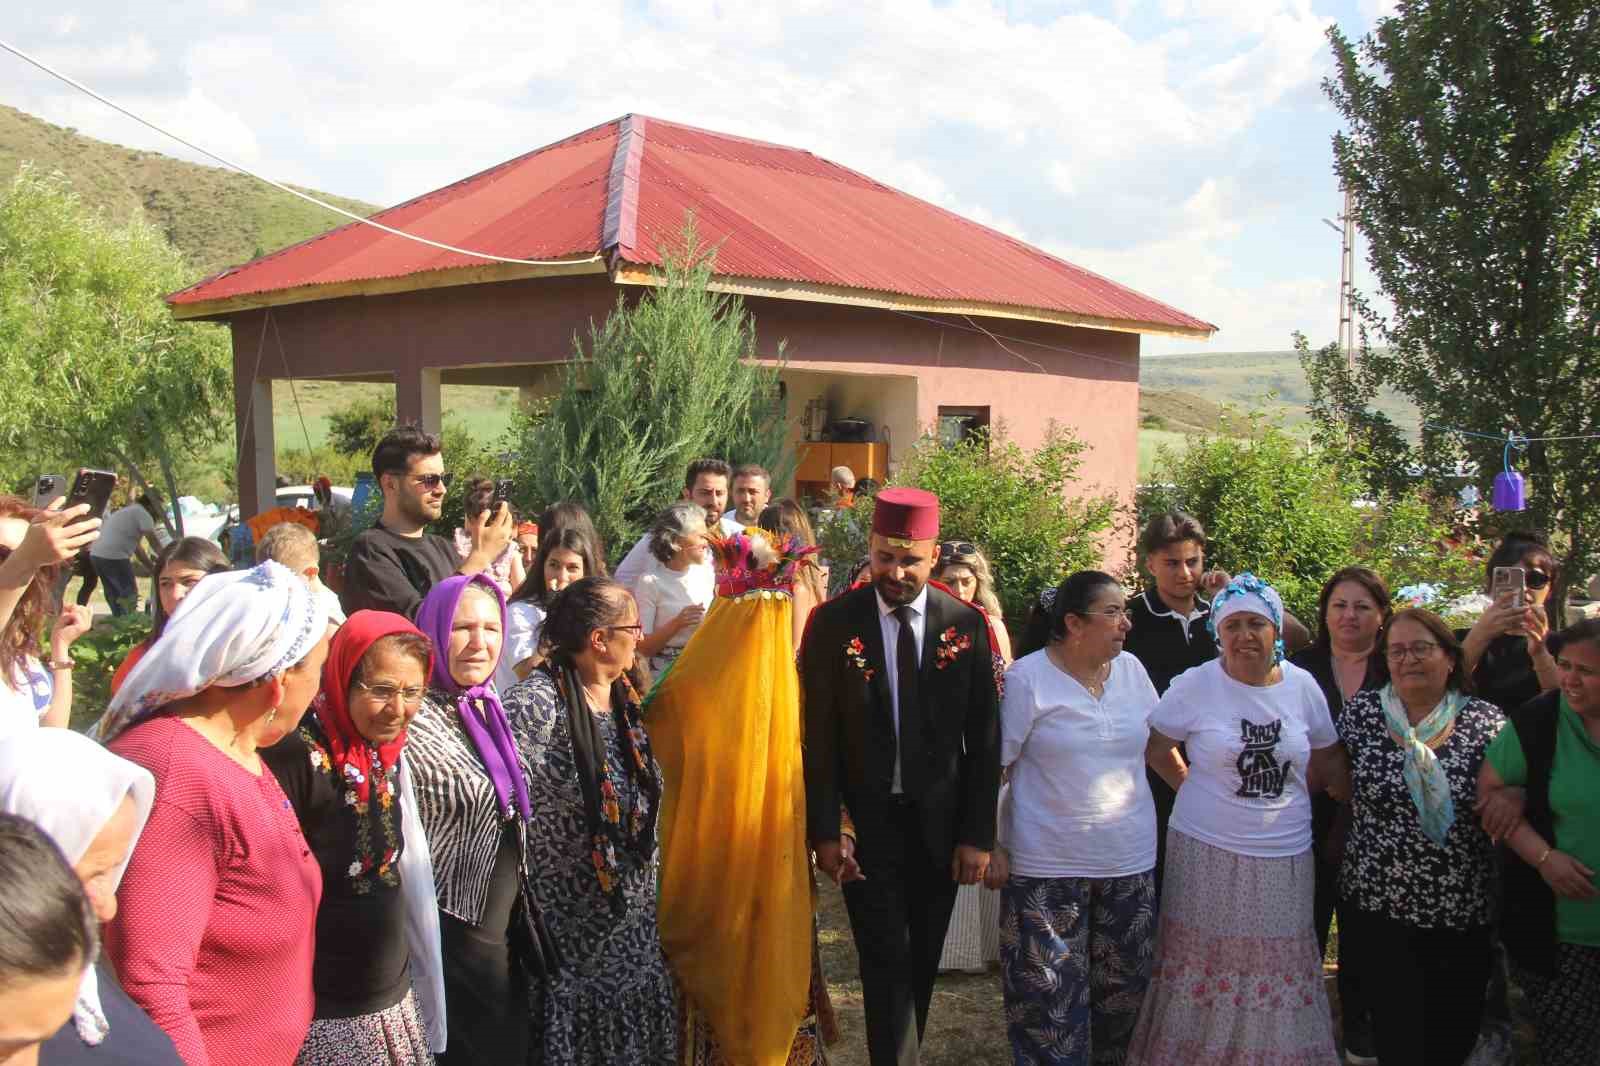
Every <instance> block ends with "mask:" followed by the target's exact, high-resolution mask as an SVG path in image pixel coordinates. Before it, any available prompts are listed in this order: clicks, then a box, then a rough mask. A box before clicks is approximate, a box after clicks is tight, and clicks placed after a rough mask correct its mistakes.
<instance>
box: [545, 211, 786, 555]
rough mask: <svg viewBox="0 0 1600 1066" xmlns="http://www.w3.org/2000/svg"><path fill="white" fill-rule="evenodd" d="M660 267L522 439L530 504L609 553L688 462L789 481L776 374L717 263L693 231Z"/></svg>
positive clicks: (585, 350)
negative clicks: (573, 504) (554, 506)
mask: <svg viewBox="0 0 1600 1066" xmlns="http://www.w3.org/2000/svg"><path fill="white" fill-rule="evenodd" d="M662 258H663V266H662V270H661V275H660V284H658V285H657V286H655V287H653V288H651V289H650V290H649V291H647V292H645V293H644V294H642V295H641V296H639V297H638V298H637V300H636V301H635V302H631V303H630V302H629V301H628V300H627V299H626V298H623V297H619V298H618V300H617V305H616V307H615V309H613V310H612V312H611V314H610V315H608V316H607V317H606V320H605V321H604V322H602V323H600V324H598V325H596V324H591V325H590V327H589V336H588V337H587V338H586V339H579V338H576V337H575V338H573V347H574V354H573V361H572V362H571V363H570V364H568V366H567V369H566V373H565V377H564V378H563V381H562V385H561V391H560V392H559V393H558V394H557V395H556V396H554V397H553V398H552V399H551V400H550V401H549V402H548V403H547V404H543V405H540V406H538V407H536V408H535V409H533V410H531V411H526V412H524V413H523V414H522V415H521V416H520V417H519V420H518V422H517V423H516V425H515V428H514V433H515V437H516V442H515V446H514V448H513V451H514V453H515V454H516V456H517V464H518V465H517V476H518V486H519V490H520V493H521V494H522V495H524V496H525V497H526V498H527V499H526V502H530V503H551V502H554V501H557V500H565V499H570V500H577V501H579V502H581V503H582V504H583V505H584V506H585V507H587V508H588V509H589V512H590V514H591V515H592V516H593V518H594V523H595V528H596V529H597V530H598V531H599V533H600V536H601V538H602V539H603V540H604V541H605V543H606V545H607V546H608V547H609V548H610V549H611V551H612V552H614V553H620V552H623V551H626V550H627V548H628V547H629V546H630V545H631V544H632V543H633V541H634V539H635V538H636V537H637V536H638V533H639V531H640V530H641V529H642V528H643V527H644V526H645V525H647V524H648V523H649V521H650V520H651V519H652V518H653V517H654V516H655V515H656V513H657V512H658V511H660V509H661V508H662V507H664V506H666V505H667V504H668V503H670V502H672V500H674V499H676V498H677V497H678V496H679V494H680V493H681V492H682V489H683V471H684V468H685V467H686V466H688V464H689V463H690V462H691V461H693V460H694V459H697V458H701V457H705V456H715V457H718V458H722V459H726V460H727V461H728V462H730V463H734V464H736V465H737V464H738V463H744V462H753V463H760V464H761V465H762V466H764V467H766V468H767V469H768V470H769V471H771V472H772V476H773V481H774V482H777V483H783V482H785V481H787V480H788V479H789V477H790V476H791V475H792V474H793V472H794V456H793V455H792V453H791V452H790V451H789V449H788V448H787V445H786V426H785V421H784V405H783V400H782V398H781V395H780V392H779V388H778V369H777V368H776V367H772V366H765V365H762V364H760V363H758V362H757V358H758V356H757V352H756V329H755V321H754V319H753V318H752V317H751V316H750V314H749V312H747V311H746V310H745V308H744V304H743V301H741V300H740V299H738V298H737V297H731V296H727V295H723V294H718V293H714V292H711V291H710V290H709V288H708V283H709V282H710V280H711V273H712V266H713V260H714V254H713V252H712V251H711V250H710V249H708V248H705V247H703V246H701V244H700V243H699V240H698V238H697V236H696V233H695V228H694V224H693V220H692V219H691V220H690V221H689V222H687V223H686V224H685V226H684V228H683V230H682V232H681V234H680V235H679V237H678V240H677V243H676V244H675V245H673V246H672V247H669V248H666V249H664V250H663V256H662ZM780 357H781V346H780Z"/></svg>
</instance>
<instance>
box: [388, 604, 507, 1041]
mask: <svg viewBox="0 0 1600 1066" xmlns="http://www.w3.org/2000/svg"><path fill="white" fill-rule="evenodd" d="M505 623H506V604H505V598H504V596H503V595H502V593H501V592H500V588H499V586H498V585H496V584H495V583H494V582H493V581H492V580H490V579H489V578H487V577H485V576H484V575H482V574H473V575H468V576H457V577H452V578H448V579H446V580H444V581H441V582H439V584H437V585H435V586H434V587H433V589H432V591H430V592H429V593H428V595H427V598H425V599H424V600H423V601H422V605H421V606H420V607H418V608H417V628H418V629H421V630H422V632H423V633H424V634H426V635H427V637H428V638H429V639H430V640H432V641H433V646H434V649H435V652H434V657H433V667H432V675H431V676H430V677H429V679H428V694H427V696H426V697H425V698H424V699H423V703H422V709H421V710H420V711H418V712H417V716H416V718H415V719H413V721H412V723H411V728H410V740H409V742H408V744H407V758H408V759H409V760H410V761H411V767H412V773H413V775H414V778H415V781H414V784H415V787H416V795H417V813H418V815H419V816H420V818H421V821H422V826H423V829H424V831H425V833H426V834H427V837H428V846H429V850H430V852H431V853H432V856H433V876H434V883H435V886H436V887H437V890H438V896H439V925H440V940H441V947H442V949H443V955H444V988H445V1010H446V1014H447V1015H448V1017H449V1019H450V1041H449V1046H448V1048H447V1049H446V1051H445V1053H444V1054H441V1055H440V1056H439V1062H440V1063H442V1064H447V1063H484V1062H506V1063H520V1062H522V1061H523V1060H524V1058H525V1057H526V1054H527V1050H526V1049H527V1040H528V1020H527V1003H528V999H527V996H528V993H527V975H526V971H525V969H524V966H525V964H526V960H527V955H526V953H525V952H524V951H521V950H518V951H514V950H513V946H514V943H513V942H514V941H516V940H518V939H519V938H516V937H513V936H512V935H511V930H512V927H513V925H514V924H515V925H517V926H519V927H526V925H527V923H526V922H521V921H517V920H515V919H514V912H515V910H516V907H517V904H518V901H519V900H520V899H521V898H522V894H523V878H524V876H525V875H524V873H523V870H524V869H525V865H526V863H525V861H524V856H525V854H526V850H525V849H526V827H527V821H528V817H529V814H530V813H531V812H530V808H529V805H528V783H527V773H528V769H527V764H526V761H525V759H524V758H523V756H521V755H520V754H519V753H518V751H517V745H516V743H515V742H514V741H513V740H512V736H511V729H510V727H509V726H508V725H507V723H506V714H505V710H504V708H502V707H501V705H500V697H499V694H498V693H496V692H495V688H494V683H493V681H492V680H491V679H492V678H493V677H494V669H495V665H496V664H497V663H498V662H499V661H500V645H501V640H502V638H503V636H504V633H505ZM516 947H517V948H519V949H521V948H522V947H523V945H521V944H520V943H518V944H517V945H516Z"/></svg>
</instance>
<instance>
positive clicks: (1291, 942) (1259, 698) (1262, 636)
mask: <svg viewBox="0 0 1600 1066" xmlns="http://www.w3.org/2000/svg"><path fill="white" fill-rule="evenodd" d="M1209 625H1210V628H1211V632H1212V634H1213V635H1214V636H1215V637H1216V638H1217V643H1218V647H1219V649H1220V651H1221V656H1220V658H1217V659H1213V660H1212V661H1211V662H1209V663H1206V664H1205V665H1204V666H1197V667H1195V668H1194V669H1192V670H1188V671H1186V672H1184V673H1182V674H1179V675H1178V677H1177V678H1176V679H1175V680H1174V681H1173V682H1172V685H1171V687H1170V688H1168V689H1167V692H1166V695H1164V696H1162V697H1161V702H1160V703H1159V704H1157V705H1156V709H1155V713H1154V715H1153V716H1152V717H1151V720H1150V726H1151V741H1150V743H1151V747H1152V750H1154V749H1155V748H1156V747H1158V746H1164V747H1166V748H1169V749H1170V748H1173V747H1176V746H1177V745H1178V744H1179V743H1183V744H1186V745H1187V750H1188V762H1189V776H1188V778H1187V779H1186V780H1185V782H1184V785H1183V787H1182V788H1181V789H1179V790H1178V801H1177V805H1176V807H1174V808H1173V812H1172V821H1171V824H1170V826H1169V828H1168V831H1167V866H1166V876H1165V878H1164V879H1163V881H1162V886H1161V920H1160V925H1159V927H1158V930H1157V933H1156V943H1155V963H1154V966H1153V968H1152V970H1151V975H1150V989H1149V992H1148V993H1147V994H1146V995H1145V1000H1144V1005H1143V1007H1142V1008H1141V1009H1140V1011H1139V1022H1138V1025H1137V1027H1136V1028H1135V1030H1134V1034H1133V1043H1132V1046H1131V1048H1130V1050H1129V1055H1128V1060H1127V1061H1128V1063H1129V1066H1189V1064H1191V1063H1196V1062H1205V1063H1212V1064H1217V1066H1228V1064H1234V1066H1244V1064H1248V1066H1275V1064H1290V1063H1292V1064H1294V1066H1309V1064H1312V1063H1325V1064H1326V1066H1334V1064H1336V1063H1338V1062H1339V1053H1338V1051H1337V1050H1336V1048H1335V1046H1334V1041H1333V1023H1332V1018H1331V1016H1330V1013H1329V1009H1328V997H1327V993H1326V992H1325V991H1324V990H1323V987H1322V954H1321V952H1320V951H1318V950H1317V938H1316V933H1315V931H1314V930H1313V928H1312V924H1313V923H1312V900H1313V894H1314V888H1315V880H1316V877H1315V863H1314V861H1313V858H1312V853H1311V793H1312V792H1314V791H1317V790H1320V789H1321V788H1323V787H1325V786H1326V785H1327V784H1328V783H1329V782H1336V783H1337V784H1338V787H1337V788H1336V791H1338V792H1340V793H1341V794H1343V793H1344V792H1345V791H1346V786H1344V784H1343V782H1344V780H1345V775H1344V767H1343V763H1342V754H1341V749H1340V748H1339V737H1338V734H1337V733H1336V732H1335V731H1334V725H1333V717H1332V715H1331V714H1330V713H1329V710H1328V700H1327V697H1326V696H1324V695H1323V693H1322V689H1321V687H1320V686H1319V685H1318V684H1317V681H1316V679H1315V678H1313V677H1312V676H1311V675H1310V674H1309V673H1307V672H1306V671H1304V670H1302V669H1300V668H1299V667H1297V666H1295V665H1293V664H1292V663H1287V662H1284V661H1283V641H1282V636H1281V635H1282V631H1283V601H1282V600H1281V599H1280V598H1279V597H1278V593H1277V592H1276V590H1274V589H1273V588H1272V587H1271V586H1270V585H1268V584H1266V583H1265V582H1264V581H1262V580H1261V579H1260V578H1257V577H1256V576H1254V575H1253V574H1240V575H1239V576H1238V577H1236V578H1234V579H1233V580H1232V581H1230V582H1228V585H1227V587H1226V588H1224V589H1223V590H1222V591H1221V592H1219V593H1217V595H1216V597H1215V598H1213V599H1212V601H1211V617H1210V622H1209Z"/></svg>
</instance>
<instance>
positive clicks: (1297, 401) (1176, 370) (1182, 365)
mask: <svg viewBox="0 0 1600 1066" xmlns="http://www.w3.org/2000/svg"><path fill="white" fill-rule="evenodd" d="M1139 383H1140V384H1141V385H1142V386H1143V387H1144V388H1146V389H1149V390H1152V391H1155V392H1187V393H1190V394H1192V395H1193V396H1195V397H1198V398H1199V399H1201V400H1208V401H1210V402H1211V403H1213V404H1217V405H1227V406H1231V407H1233V408H1235V409H1237V410H1239V411H1248V410H1250V409H1251V408H1254V407H1259V408H1261V409H1262V410H1264V411H1267V412H1268V413H1271V414H1275V415H1281V416H1282V417H1283V419H1284V421H1285V422H1286V423H1288V424H1289V425H1291V426H1293V425H1298V424H1300V423H1303V422H1305V421H1306V420H1307V415H1306V404H1307V403H1309V402H1310V400H1311V390H1310V388H1309V387H1308V386H1307V384H1306V376H1305V372H1304V371H1303V370H1302V369H1301V367H1300V358H1299V356H1298V355H1296V354H1295V353H1294V352H1292V351H1289V352H1216V353H1210V352H1208V353H1206V354H1204V355H1163V356H1152V357H1149V358H1146V359H1144V360H1142V361H1141V362H1140V364H1139ZM1376 406H1377V408H1378V410H1380V411H1382V412H1384V413H1385V414H1387V415H1388V416H1389V417H1390V418H1392V419H1394V420H1395V422H1396V424H1397V425H1399V426H1400V427H1401V428H1403V429H1406V430H1415V429H1416V428H1417V412H1416V409H1415V408H1414V407H1413V406H1412V405H1411V404H1410V403H1409V402H1407V401H1405V400H1403V399H1401V398H1400V397H1398V396H1394V395H1388V396H1382V397H1380V398H1379V400H1378V403H1377V405H1376Z"/></svg>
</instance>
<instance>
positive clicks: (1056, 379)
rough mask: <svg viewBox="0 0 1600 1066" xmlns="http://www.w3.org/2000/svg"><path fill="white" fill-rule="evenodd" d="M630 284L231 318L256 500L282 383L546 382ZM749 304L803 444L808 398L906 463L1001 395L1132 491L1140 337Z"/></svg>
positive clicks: (1016, 435) (1091, 475) (765, 301)
mask: <svg viewBox="0 0 1600 1066" xmlns="http://www.w3.org/2000/svg"><path fill="white" fill-rule="evenodd" d="M626 291H627V292H628V293H629V295H636V294H637V290H626ZM617 292H618V290H617V287H616V286H614V285H613V284H612V283H611V281H610V280H609V278H608V277H606V276H605V275H592V276H580V277H571V278H541V279H527V280H523V281H510V282H500V283H495V284H481V285H470V286H459V287H451V288H441V289H431V290H425V291H420V292H411V293H399V294H394V295H387V296H373V297H348V298H343V299H338V300H327V301H321V302H316V303H306V304H295V305H289V306H285V307H280V308H275V309H273V310H272V311H271V312H270V314H271V319H272V321H271V325H272V326H273V327H275V328H273V329H270V330H269V329H264V328H263V327H264V326H265V325H267V323H266V322H265V317H264V316H265V315H266V314H267V313H268V312H265V311H259V310H258V311H248V312H241V313H240V314H237V315H234V316H231V317H230V319H229V322H230V325H231V327H232V331H233V343H234V370H235V380H236V386H235V403H236V417H237V423H238V425H239V426H240V428H241V432H242V433H243V436H244V439H243V441H242V448H241V451H242V453H243V454H244V455H246V456H252V455H254V456H256V457H257V458H256V461H255V462H254V463H251V462H247V463H246V464H245V465H246V467H247V468H248V469H245V470H241V471H240V477H239V490H240V491H239V496H240V500H241V502H242V503H243V504H244V506H245V509H246V511H247V512H249V511H251V504H252V502H253V501H256V500H257V499H262V498H270V488H269V487H270V485H271V481H272V471H271V464H270V462H269V461H268V462H265V465H263V460H262V456H263V453H264V455H265V457H266V458H267V459H270V456H271V442H270V439H268V438H269V437H270V426H271V420H270V418H267V419H263V418H261V417H260V412H259V411H255V410H253V409H252V406H251V405H252V396H254V397H255V403H256V404H257V405H259V404H260V402H261V400H262V398H263V395H265V396H266V400H267V403H268V410H270V381H271V379H273V378H279V377H283V376H285V375H286V373H287V374H292V375H294V376H296V377H302V378H328V377H354V376H366V377H369V378H370V377H372V376H380V377H381V376H390V375H392V376H393V378H394V380H395V381H396V392H397V397H398V399H399V400H400V402H401V404H402V408H403V409H402V412H401V413H402V417H416V416H418V415H422V414H425V413H427V408H428V397H429V392H430V389H433V390H436V388H437V382H438V381H439V380H441V378H442V380H445V381H452V380H458V379H459V380H469V379H470V380H471V381H472V382H473V383H476V384H503V385H535V388H536V389H537V388H540V387H542V385H543V384H544V383H536V380H537V379H540V378H543V377H545V376H546V374H547V372H548V371H547V368H548V364H550V363H555V362H560V361H563V360H566V359H569V358H570V357H571V354H572V341H573V336H574V334H585V333H586V332H587V330H588V327H589V323H590V322H591V321H598V320H601V319H603V318H604V316H605V315H606V314H608V313H609V312H610V310H611V308H612V307H613V306H615V303H616V299H617ZM745 305H746V307H747V308H748V309H749V310H750V312H751V313H752V314H753V315H754V316H755V320H756V328H757V339H758V349H759V351H760V352H761V354H762V355H763V356H764V357H766V358H769V359H776V358H777V357H778V355H779V346H780V342H783V347H782V353H783V359H784V361H785V367H786V370H785V374H784V377H785V380H787V381H788V382H789V383H790V384H789V390H790V391H789V413H790V417H791V420H792V421H791V427H790V433H791V439H798V437H799V430H798V419H799V418H800V416H801V414H802V412H803V411H804V408H805V401H806V400H807V399H809V398H810V397H811V396H812V395H817V394H819V391H820V394H822V395H825V396H826V397H827V399H828V401H829V411H830V415H831V417H841V416H846V415H857V414H859V415H862V416H864V417H868V418H871V419H872V420H873V421H874V422H875V423H878V424H879V425H882V426H886V427H887V428H888V437H889V443H890V459H891V463H892V464H893V463H898V462H900V461H901V460H903V458H904V456H905V454H906V452H907V450H908V449H909V448H910V447H911V446H912V445H913V444H914V443H915V441H916V439H917V438H918V436H920V434H921V433H922V432H923V431H925V430H927V429H930V428H931V427H932V426H933V425H934V424H935V421H936V418H937V414H938V408H939V407H940V405H955V406H984V405H986V406H988V407H989V408H990V415H991V420H992V422H993V424H995V425H996V426H999V425H1002V424H1003V425H1004V427H1005V430H1006V432H1007V435H1008V436H1009V437H1010V438H1011V439H1012V440H1014V441H1016V442H1017V443H1018V444H1020V445H1022V446H1023V447H1034V446H1036V445H1038V444H1039V443H1040V442H1041V441H1042V440H1043V438H1044V435H1045V429H1046V426H1047V424H1048V423H1049V422H1050V421H1051V420H1054V421H1056V422H1059V423H1062V424H1064V425H1066V426H1070V427H1071V428H1072V429H1073V430H1074V431H1076V432H1077V434H1078V435H1079V436H1080V437H1081V438H1082V439H1083V440H1084V441H1085V443H1087V444H1088V445H1089V447H1090V450H1089V451H1088V453H1087V454H1086V455H1085V457H1084V464H1083V468H1082V480H1081V483H1082V485H1083V488H1084V490H1085V491H1086V492H1096V493H1098V492H1107V491H1109V492H1113V493H1115V494H1116V495H1117V496H1119V497H1121V498H1122V499H1124V500H1127V501H1130V502H1131V500H1132V497H1133V491H1134V486H1135V480H1136V477H1137V473H1138V404H1139V338H1138V336H1137V335H1136V334H1131V333H1114V332H1111V331H1108V330H1096V329H1080V328H1076V327H1068V326H1056V325H1049V324H1045V323H1033V322H1021V321H1007V320H998V319H984V320H968V319H965V318H955V317H950V316H946V317H945V318H943V319H937V320H936V319H933V318H932V317H931V316H922V315H909V314H900V313H896V312H893V311H886V310H882V309H876V308H857V307H845V306H838V305H833V304H822V303H808V302H801V301H791V300H777V299H770V298H750V299H747V300H746V301H745ZM979 322H981V324H982V326H983V328H984V329H987V330H989V331H992V334H993V335H991V334H989V333H984V332H982V331H980V330H978V329H977V323H979ZM280 338H281V344H282V350H281V351H280V350H279V342H280ZM530 364H543V365H544V366H542V367H541V368H540V369H538V370H534V369H531V368H530ZM451 368H457V369H456V370H455V371H454V372H453V373H452V371H451ZM441 370H442V374H435V373H433V371H441ZM412 407H416V408H417V410H415V411H413V410H411V408H412ZM257 437H259V438H260V440H259V442H258V441H257V439H256V438H257ZM258 444H260V445H265V446H264V447H261V446H258ZM258 483H259V485H258ZM263 492H265V493H266V495H265V496H263V495H262V493H263ZM1114 547H1117V546H1114Z"/></svg>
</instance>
